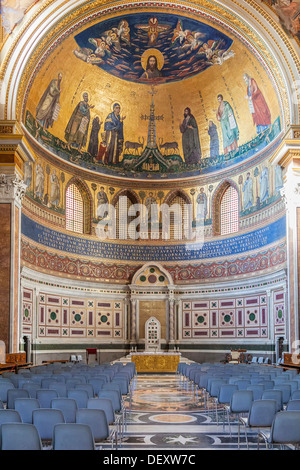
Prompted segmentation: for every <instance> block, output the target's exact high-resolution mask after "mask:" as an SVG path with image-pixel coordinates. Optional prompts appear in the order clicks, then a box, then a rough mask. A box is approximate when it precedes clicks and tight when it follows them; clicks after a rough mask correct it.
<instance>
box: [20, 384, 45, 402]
mask: <svg viewBox="0 0 300 470" xmlns="http://www.w3.org/2000/svg"><path fill="white" fill-rule="evenodd" d="M22 388H23V389H24V390H27V391H28V393H29V396H30V398H36V391H37V390H39V389H40V388H41V386H40V385H39V384H38V383H36V382H26V383H24V384H23V385H22Z"/></svg>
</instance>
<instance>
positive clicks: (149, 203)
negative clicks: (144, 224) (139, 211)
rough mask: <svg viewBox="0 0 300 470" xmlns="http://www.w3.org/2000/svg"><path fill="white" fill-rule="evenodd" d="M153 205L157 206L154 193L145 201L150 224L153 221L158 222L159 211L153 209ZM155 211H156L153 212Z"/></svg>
mask: <svg viewBox="0 0 300 470" xmlns="http://www.w3.org/2000/svg"><path fill="white" fill-rule="evenodd" d="M152 204H155V205H156V204H157V202H156V199H155V197H154V196H153V193H152V192H150V193H149V195H148V197H147V198H146V200H145V206H146V209H147V214H148V221H149V222H150V221H151V220H153V222H156V221H157V220H156V219H157V217H156V216H157V211H156V210H155V209H154V208H153V207H152ZM153 209H154V210H153Z"/></svg>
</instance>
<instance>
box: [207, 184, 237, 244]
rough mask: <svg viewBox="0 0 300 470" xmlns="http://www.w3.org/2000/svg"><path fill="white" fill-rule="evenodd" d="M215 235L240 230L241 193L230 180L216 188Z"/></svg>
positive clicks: (214, 204) (214, 199) (214, 203)
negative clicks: (239, 193)
mask: <svg viewBox="0 0 300 470" xmlns="http://www.w3.org/2000/svg"><path fill="white" fill-rule="evenodd" d="M212 211H213V233H214V235H229V234H230V233H236V232H238V230H239V195H238V191H237V189H236V188H235V187H234V185H233V184H231V183H230V182H229V181H224V182H223V183H222V184H221V185H220V187H219V188H218V189H217V190H216V193H215V194H214V196H213V201H212Z"/></svg>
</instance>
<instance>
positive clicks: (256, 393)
mask: <svg viewBox="0 0 300 470" xmlns="http://www.w3.org/2000/svg"><path fill="white" fill-rule="evenodd" d="M247 390H252V392H253V400H260V399H261V398H262V394H263V392H264V387H263V385H261V384H252V385H248V387H247Z"/></svg>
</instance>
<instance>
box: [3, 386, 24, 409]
mask: <svg viewBox="0 0 300 470" xmlns="http://www.w3.org/2000/svg"><path fill="white" fill-rule="evenodd" d="M17 398H30V396H29V393H28V391H27V390H25V389H23V388H15V389H10V390H8V391H7V408H9V409H11V410H13V409H14V408H15V400H16V399H17Z"/></svg>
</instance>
